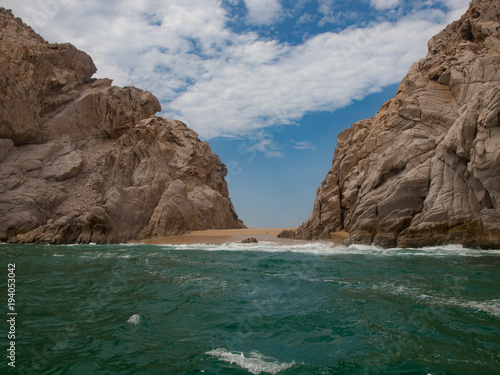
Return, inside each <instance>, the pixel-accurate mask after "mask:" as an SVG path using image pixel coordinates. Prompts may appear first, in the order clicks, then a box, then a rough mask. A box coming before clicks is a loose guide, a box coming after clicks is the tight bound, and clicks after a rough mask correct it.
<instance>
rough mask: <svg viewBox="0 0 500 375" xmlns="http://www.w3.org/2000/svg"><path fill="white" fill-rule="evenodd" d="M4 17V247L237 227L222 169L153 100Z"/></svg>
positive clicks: (0, 169) (0, 199)
mask: <svg viewBox="0 0 500 375" xmlns="http://www.w3.org/2000/svg"><path fill="white" fill-rule="evenodd" d="M95 72H96V67H95V66H94V63H93V62H92V59H91V58H90V57H89V56H88V55H87V54H85V53H84V52H82V51H79V50H77V49H76V48H75V47H73V46H72V45H70V44H49V43H47V42H46V41H44V40H43V38H41V37H40V36H39V35H37V34H36V33H35V32H34V31H33V30H32V29H31V28H30V27H28V26H27V25H25V24H24V23H23V22H22V21H21V20H20V19H19V18H15V17H14V16H13V15H12V13H11V12H10V11H8V10H5V9H3V8H0V240H1V241H10V242H44V243H56V244H60V243H88V242H96V243H115V242H123V241H127V240H129V239H133V238H139V239H141V238H146V237H156V236H166V235H173V234H182V233H185V232H187V231H190V230H201V229H209V228H212V229H222V228H238V227H242V226H243V225H242V222H241V221H240V220H238V217H237V215H236V213H235V211H234V209H233V206H232V204H231V201H230V199H229V196H228V189H227V184H226V182H225V180H224V177H225V175H226V173H227V170H226V167H225V166H224V164H223V163H222V162H221V161H220V160H219V158H218V157H217V155H215V154H214V153H213V152H212V151H211V149H210V147H209V145H208V144H207V143H206V142H202V141H200V140H199V139H198V137H197V135H196V133H194V132H193V131H191V130H190V129H188V128H187V127H186V125H185V124H183V123H181V122H179V121H175V120H166V119H163V118H160V117H156V116H154V114H155V113H156V112H158V111H160V110H161V107H160V104H159V102H158V100H157V99H156V98H155V97H154V96H153V95H152V94H151V93H149V92H144V91H142V90H139V89H137V88H133V87H124V88H121V87H115V86H112V85H111V80H108V79H91V77H92V75H93V74H94V73H95Z"/></svg>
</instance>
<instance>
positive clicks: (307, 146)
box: [292, 141, 316, 151]
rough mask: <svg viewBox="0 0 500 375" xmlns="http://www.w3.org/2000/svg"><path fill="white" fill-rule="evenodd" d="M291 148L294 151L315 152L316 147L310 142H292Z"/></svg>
mask: <svg viewBox="0 0 500 375" xmlns="http://www.w3.org/2000/svg"><path fill="white" fill-rule="evenodd" d="M292 147H293V148H294V149H296V150H312V151H316V146H315V145H314V143H312V142H310V141H299V142H294V141H292Z"/></svg>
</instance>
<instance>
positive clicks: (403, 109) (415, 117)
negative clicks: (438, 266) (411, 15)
mask: <svg viewBox="0 0 500 375" xmlns="http://www.w3.org/2000/svg"><path fill="white" fill-rule="evenodd" d="M499 21H500V3H499V2H498V1H492V0H481V1H479V0H475V1H472V3H471V5H470V8H469V9H468V11H467V12H466V14H465V15H464V16H463V17H462V18H461V19H460V20H459V21H456V22H454V23H452V24H450V25H449V26H447V27H446V28H445V29H444V30H443V31H441V32H440V33H439V34H438V35H436V36H435V37H433V38H432V39H431V40H430V41H429V44H428V46H429V53H428V55H427V57H426V58H424V59H422V60H420V61H419V62H417V63H415V64H414V65H413V66H412V67H411V69H410V71H409V72H408V74H407V76H406V77H405V78H404V79H403V81H402V83H401V84H400V86H399V89H398V92H397V94H396V95H395V97H394V98H393V99H391V100H389V101H388V102H386V103H385V104H384V105H383V106H382V108H381V109H380V111H379V112H378V113H377V114H376V116H374V117H373V118H371V119H369V120H363V121H360V122H358V123H355V124H353V125H352V126H351V128H349V129H347V130H345V131H343V132H342V133H341V134H340V135H339V136H338V141H337V148H336V150H335V155H334V159H333V167H332V169H331V170H330V172H329V173H328V175H327V176H326V178H325V180H324V181H323V182H322V184H321V186H320V187H319V188H318V191H317V198H316V201H315V203H314V207H313V212H312V214H311V216H310V218H309V219H308V220H307V221H306V222H305V223H303V224H302V225H301V226H300V227H299V228H298V229H297V231H295V232H294V233H292V234H291V236H293V237H296V238H305V239H310V238H327V237H329V236H330V233H331V232H334V231H338V230H342V229H345V230H347V231H348V232H349V239H348V241H347V243H375V244H379V245H382V246H390V247H392V246H399V247H421V246H431V245H443V244H452V243H453V244H457V243H458V244H463V245H465V246H472V247H485V248H500V22H499ZM289 235H290V234H289Z"/></svg>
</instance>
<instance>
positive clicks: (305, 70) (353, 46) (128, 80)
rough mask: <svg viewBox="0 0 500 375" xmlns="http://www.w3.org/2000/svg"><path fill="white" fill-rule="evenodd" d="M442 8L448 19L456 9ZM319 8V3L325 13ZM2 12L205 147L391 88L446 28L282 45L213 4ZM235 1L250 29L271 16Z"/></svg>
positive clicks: (439, 21) (89, 4)
mask: <svg viewBox="0 0 500 375" xmlns="http://www.w3.org/2000/svg"><path fill="white" fill-rule="evenodd" d="M446 1H447V2H448V3H450V4H451V3H453V4H452V5H453V8H451V6H450V9H452V10H453V11H455V10H458V9H459V8H460V7H459V5H461V4H462V3H464V1H458V0H446ZM329 2H331V1H330V0H322V1H321V3H322V4H323V5H324V6H325V12H327V8H326V7H327V5H328V4H329ZM2 3H3V5H4V6H5V7H10V8H13V10H14V13H15V14H16V15H17V16H20V17H22V18H23V20H24V21H25V22H26V23H29V24H31V25H33V26H34V27H35V30H37V31H38V32H39V33H41V34H42V36H44V37H45V38H46V39H48V40H49V41H51V42H66V41H69V42H71V43H73V44H75V45H76V46H77V47H78V48H80V49H82V50H84V51H86V52H87V53H89V54H90V55H91V56H92V57H93V59H94V61H95V63H96V65H97V67H98V69H99V71H98V74H97V76H98V77H110V78H113V79H114V80H115V84H117V85H134V86H138V87H140V88H143V89H147V90H150V91H152V92H153V94H155V95H156V96H157V97H158V98H159V99H160V101H161V102H162V106H163V115H164V116H166V117H173V118H178V119H180V120H183V121H185V122H186V123H187V124H188V126H189V127H191V128H192V129H194V130H195V131H197V132H198V133H199V134H200V136H201V137H202V138H204V139H211V138H213V137H217V136H248V135H249V134H259V129H263V128H266V127H269V126H272V125H286V124H296V123H297V122H298V121H299V120H300V119H301V117H302V116H303V115H304V114H306V113H308V112H313V111H333V110H335V109H337V108H340V107H344V106H346V105H348V104H350V103H351V102H352V101H353V100H357V99H362V98H363V97H365V96H366V95H368V94H370V93H373V92H376V91H378V90H380V89H381V88H382V87H384V86H387V85H390V84H394V83H398V82H400V81H401V78H402V77H403V76H404V74H405V73H406V72H407V70H408V68H409V67H410V66H411V64H412V63H413V62H414V61H416V60H417V59H419V58H421V57H423V56H425V54H426V51H427V50H426V48H427V40H428V39H429V38H430V37H431V36H432V35H434V34H436V33H437V32H438V31H439V30H440V29H442V28H443V27H444V26H445V22H448V20H447V19H446V20H444V19H443V18H446V17H447V16H446V15H445V14H444V13H439V14H434V13H433V14H432V17H430V16H431V14H430V13H429V14H428V13H426V11H421V12H420V13H418V14H413V15H410V16H408V17H406V18H403V19H400V20H399V22H397V23H389V22H384V23H378V24H376V23H374V24H371V25H369V26H367V27H365V28H363V29H356V28H353V27H351V28H349V29H347V30H344V31H343V32H341V33H331V32H326V33H323V34H319V35H316V36H313V37H310V38H309V39H307V40H306V41H304V42H303V43H302V44H299V45H290V44H286V43H280V42H278V41H276V40H272V39H270V38H266V39H263V38H260V37H259V35H258V34H256V33H252V32H247V33H241V34H237V33H235V32H234V31H231V30H230V29H228V28H227V27H226V24H227V22H228V14H227V13H226V10H224V8H223V7H222V6H221V2H220V0H169V1H168V2H165V1H161V0H142V1H138V0H122V1H106V2H104V1H98V0H85V1H82V0H44V1H39V0H24V1H23V2H19V1H18V0H3V1H2ZM245 3H246V6H247V7H248V10H249V13H248V17H249V19H252V20H253V21H252V22H256V23H260V24H265V23H266V22H271V20H272V19H276V17H279V16H280V12H281V5H280V3H279V2H278V0H274V1H263V0H252V1H251V0H245ZM50 4H52V5H51V7H50V6H48V5H50ZM330 5H331V4H330ZM266 6H267V8H266ZM462 11H463V9H462ZM429 17H430V18H429ZM44 19H45V20H46V21H47V22H45V24H43V22H41V21H42V20H44ZM255 148H256V149H259V150H261V151H263V152H264V153H266V155H268V156H273V155H274V156H279V155H280V153H281V151H280V149H279V148H277V147H275V146H273V139H272V138H271V139H267V138H265V137H264V138H262V137H260V139H259V140H258V141H257V143H256V144H255Z"/></svg>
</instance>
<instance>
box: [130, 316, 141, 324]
mask: <svg viewBox="0 0 500 375" xmlns="http://www.w3.org/2000/svg"><path fill="white" fill-rule="evenodd" d="M140 322H141V316H140V315H139V314H134V315H132V316H131V317H130V318H128V320H127V323H132V324H133V325H138V324H139V323H140Z"/></svg>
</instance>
